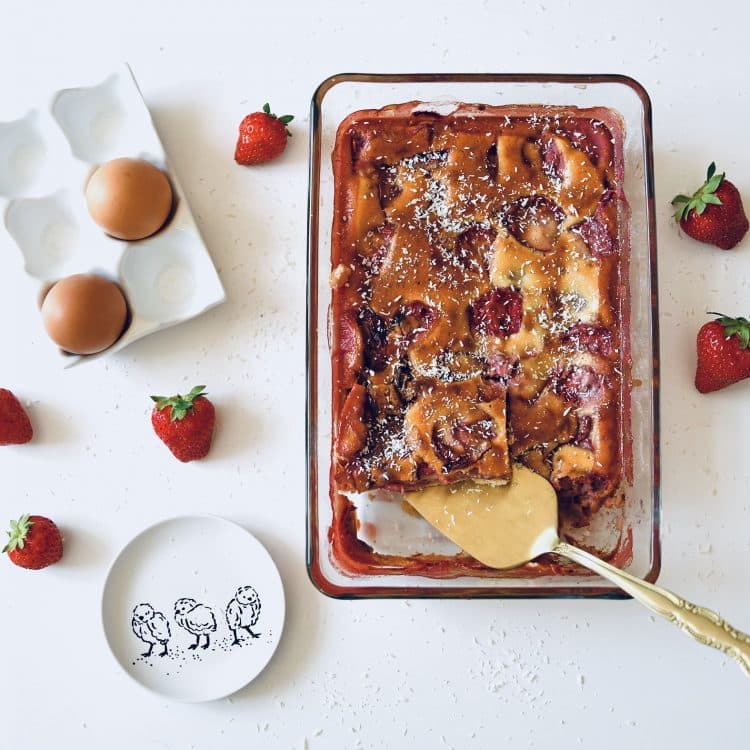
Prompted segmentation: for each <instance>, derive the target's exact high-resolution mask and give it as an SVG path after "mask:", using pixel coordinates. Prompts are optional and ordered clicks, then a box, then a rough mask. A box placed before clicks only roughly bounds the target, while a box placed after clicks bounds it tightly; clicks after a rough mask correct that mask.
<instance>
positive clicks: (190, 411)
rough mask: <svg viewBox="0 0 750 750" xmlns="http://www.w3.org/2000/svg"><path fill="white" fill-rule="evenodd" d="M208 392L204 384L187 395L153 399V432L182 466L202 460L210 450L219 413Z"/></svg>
mask: <svg viewBox="0 0 750 750" xmlns="http://www.w3.org/2000/svg"><path fill="white" fill-rule="evenodd" d="M205 391H206V386H205V385H196V386H195V388H193V390H191V391H190V393H188V394H187V395H186V396H181V395H179V394H177V395H176V396H151V399H152V401H155V402H156V406H155V407H154V410H153V411H152V412H151V424H152V425H153V426H154V432H156V434H157V435H158V436H159V438H160V439H161V440H162V442H163V443H164V444H165V445H166V446H167V448H169V450H171V451H172V453H173V454H174V455H175V457H176V458H177V459H178V460H180V461H182V462H183V463H186V462H188V461H196V460H197V459H199V458H203V457H204V456H205V455H206V454H207V453H208V451H209V449H210V448H211V438H212V437H213V434H214V424H215V422H216V410H215V409H214V405H213V404H212V403H211V402H210V401H209V400H208V399H207V398H206V396H205Z"/></svg>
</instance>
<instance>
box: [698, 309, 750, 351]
mask: <svg viewBox="0 0 750 750" xmlns="http://www.w3.org/2000/svg"><path fill="white" fill-rule="evenodd" d="M708 314H709V315H717V316H718V317H717V319H716V322H717V323H719V324H720V325H721V326H723V328H724V333H725V334H726V337H727V338H728V339H729V338H731V337H732V336H737V338H738V339H739V342H740V349H750V320H748V319H747V318H732V317H730V316H729V315H724V314H723V313H717V312H709V313H708Z"/></svg>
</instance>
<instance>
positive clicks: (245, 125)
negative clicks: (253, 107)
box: [234, 103, 294, 166]
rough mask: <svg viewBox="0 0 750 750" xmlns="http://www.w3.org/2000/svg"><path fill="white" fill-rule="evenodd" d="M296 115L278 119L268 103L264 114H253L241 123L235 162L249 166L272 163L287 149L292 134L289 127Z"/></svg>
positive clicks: (264, 107) (264, 108) (265, 105)
mask: <svg viewBox="0 0 750 750" xmlns="http://www.w3.org/2000/svg"><path fill="white" fill-rule="evenodd" d="M293 119H294V115H282V116H281V117H277V116H276V115H275V114H273V112H271V107H270V106H269V105H268V103H266V104H264V105H263V111H262V112H253V113H252V114H251V115H248V116H247V117H245V119H244V120H243V121H242V122H241V123H240V137H239V138H238V139H237V147H236V148H235V150H234V160H235V161H236V162H237V163H238V164H244V165H246V166H249V165H251V164H262V163H263V162H264V161H271V159H275V158H276V157H277V156H280V155H281V153H282V152H283V151H284V149H285V148H286V141H287V138H291V136H292V133H291V131H290V130H289V128H288V127H287V125H288V124H289V123H290V122H291V121H292V120H293Z"/></svg>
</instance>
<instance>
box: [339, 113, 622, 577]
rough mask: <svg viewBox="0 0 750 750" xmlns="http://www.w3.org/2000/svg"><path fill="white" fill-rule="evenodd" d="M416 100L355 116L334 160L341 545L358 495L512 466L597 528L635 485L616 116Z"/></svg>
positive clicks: (483, 477) (487, 476) (493, 476)
mask: <svg viewBox="0 0 750 750" xmlns="http://www.w3.org/2000/svg"><path fill="white" fill-rule="evenodd" d="M419 106H420V105H419V103H418V102H410V103H407V104H401V105H393V106H390V107H386V108H384V109H381V110H367V111H360V112H356V113H354V114H352V115H350V116H349V117H348V118H347V119H346V120H344V122H343V123H342V124H341V125H340V127H339V129H338V134H337V138H336V144H335V148H334V153H333V169H334V178H335V188H334V194H335V200H334V219H333V232H332V274H331V286H332V288H333V292H332V306H331V331H332V342H331V343H332V371H333V400H332V403H333V446H332V500H333V506H334V521H333V529H332V538H333V543H334V547H335V546H336V543H337V540H336V537H337V536H339V537H340V536H341V535H346V534H350V535H351V534H356V523H352V522H351V516H352V513H353V506H352V505H351V503H350V501H349V500H348V498H347V495H351V494H352V493H359V492H364V491H369V490H373V489H381V488H382V489H388V490H397V491H408V490H413V489H417V488H419V487H423V486H427V485H431V484H437V483H446V484H448V483H454V482H457V481H461V480H473V481H480V482H489V483H496V484H503V483H506V482H508V481H509V480H510V478H511V474H512V465H513V463H514V462H521V463H523V464H525V465H526V466H528V467H530V468H531V469H532V470H534V471H536V472H538V473H540V474H542V475H544V476H545V477H547V478H548V479H549V480H550V481H551V482H552V484H553V485H554V487H555V489H556V490H557V493H558V496H559V498H560V500H561V508H562V509H563V512H567V513H568V517H569V518H571V517H574V518H575V520H576V522H577V523H579V524H585V523H586V522H587V520H588V518H589V516H590V514H591V513H593V512H595V511H596V510H597V509H598V508H599V507H600V506H601V504H602V503H603V502H605V501H608V500H611V499H612V498H613V497H614V496H615V495H616V493H617V490H618V488H619V487H620V485H621V482H622V479H623V460H622V455H623V446H622V443H623V434H624V433H625V431H626V422H627V411H628V410H627V399H628V393H629V383H628V382H627V381H628V373H629V362H628V345H627V341H626V340H625V339H626V336H627V331H626V330H625V328H624V326H623V320H624V319H626V316H627V306H628V284H627V259H628V248H627V237H626V236H625V235H626V232H623V231H618V227H620V226H623V227H624V226H625V224H626V221H625V220H626V218H627V210H628V209H627V205H626V203H625V200H624V197H623V194H622V189H621V185H622V179H623V174H622V173H623V158H622V137H623V136H622V125H621V122H620V119H619V117H618V116H617V115H616V114H615V113H613V112H612V111H610V110H607V109H603V108H597V109H587V110H584V109H576V108H572V107H567V108H555V107H540V106H536V107H526V106H523V107H522V106H504V107H490V106H484V105H466V104H464V105H460V106H458V108H457V109H456V110H455V111H454V112H453V113H452V114H450V115H440V114H436V113H430V112H420V110H419ZM339 541H341V540H339ZM334 552H335V550H334ZM388 562H390V563H393V562H394V561H388Z"/></svg>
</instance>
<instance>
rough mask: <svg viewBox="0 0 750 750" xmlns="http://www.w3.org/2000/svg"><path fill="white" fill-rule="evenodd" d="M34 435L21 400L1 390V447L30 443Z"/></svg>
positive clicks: (4, 389)
mask: <svg viewBox="0 0 750 750" xmlns="http://www.w3.org/2000/svg"><path fill="white" fill-rule="evenodd" d="M33 435H34V431H33V430H32V429H31V422H30V421H29V417H28V415H27V414H26V412H25V411H24V410H23V406H21V404H20V402H19V400H18V399H17V398H16V397H15V396H14V395H13V394H12V393H11V392H10V391H9V390H7V389H6V388H0V445H20V444H21V443H28V442H29V440H31V438H32V437H33Z"/></svg>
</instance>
